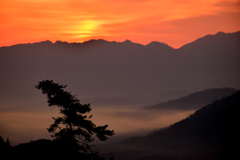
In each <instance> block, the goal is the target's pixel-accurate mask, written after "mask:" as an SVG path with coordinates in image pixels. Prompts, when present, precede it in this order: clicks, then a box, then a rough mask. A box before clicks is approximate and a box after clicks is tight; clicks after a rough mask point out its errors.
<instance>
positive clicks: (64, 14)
mask: <svg viewBox="0 0 240 160" xmlns="http://www.w3.org/2000/svg"><path fill="white" fill-rule="evenodd" d="M239 2H240V1H239V0H201V1H198V0H186V1H179V0H168V1H164V0H142V1H136V0H121V1H111V0H101V1H100V0H68V1H65V0H39V1H35V0H1V1H0V23H1V26H0V35H1V40H0V46H9V45H14V44H19V43H32V42H38V41H44V40H50V41H53V42H55V41H56V40H62V41H68V42H83V41H86V40H90V39H105V40H109V41H113V40H115V41H124V40H126V39H129V40H132V41H133V42H137V43H141V44H147V43H149V42H151V41H160V42H165V43H167V44H169V45H170V46H173V47H175V48H178V47H180V46H182V45H184V44H186V43H189V42H191V41H193V40H195V39H196V38H198V37H201V36H204V35H206V34H215V33H216V32H219V31H224V32H234V31H238V30H240V22H239V16H240V5H239V4H240V3H239Z"/></svg>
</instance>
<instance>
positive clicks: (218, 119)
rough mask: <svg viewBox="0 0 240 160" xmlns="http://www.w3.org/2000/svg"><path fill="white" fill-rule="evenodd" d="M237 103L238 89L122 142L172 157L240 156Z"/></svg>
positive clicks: (239, 94) (239, 104)
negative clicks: (188, 115) (163, 124)
mask: <svg viewBox="0 0 240 160" xmlns="http://www.w3.org/2000/svg"><path fill="white" fill-rule="evenodd" d="M239 106H240V91H238V92H236V93H235V94H233V95H232V96H229V97H227V98H223V99H221V100H218V101H215V102H213V103H212V104H209V105H207V106H205V107H203V108H202V109H200V110H198V111H196V112H195V113H194V114H193V115H191V116H190V117H188V118H186V119H184V120H182V121H180V122H177V123H175V124H173V125H171V126H170V127H168V128H165V129H161V130H159V131H155V132H153V133H151V134H149V135H147V136H145V137H139V138H132V139H128V140H125V141H123V142H122V143H121V144H122V145H126V146H128V147H129V146H131V147H132V148H135V149H137V150H138V149H140V150H142V151H143V152H146V151H148V152H150V153H151V154H152V155H154V154H155V155H156V156H155V157H162V156H163V157H167V158H169V157H171V159H229V158H230V159H231V157H232V158H233V157H234V156H237V157H239V155H237V147H236V146H238V145H239V144H238V143H239V142H238V141H237V139H239V133H240V131H239V129H238V128H237V126H238V125H239V119H238V113H239V111H240V109H239ZM148 154H149V153H148ZM151 154H149V155H151ZM235 158H236V157H235Z"/></svg>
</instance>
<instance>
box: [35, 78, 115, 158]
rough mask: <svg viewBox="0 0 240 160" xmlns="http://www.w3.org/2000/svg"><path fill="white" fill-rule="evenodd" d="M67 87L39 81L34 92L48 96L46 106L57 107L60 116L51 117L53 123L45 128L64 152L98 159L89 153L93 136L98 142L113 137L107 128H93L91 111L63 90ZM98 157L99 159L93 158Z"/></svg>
mask: <svg viewBox="0 0 240 160" xmlns="http://www.w3.org/2000/svg"><path fill="white" fill-rule="evenodd" d="M66 87H67V85H60V84H58V83H54V82H53V80H44V81H41V82H39V84H38V85H37V86H36V88H37V89H40V90H42V93H43V94H46V95H47V99H48V105H49V107H55V106H57V107H58V108H59V110H60V113H61V116H58V117H53V119H54V123H53V124H52V125H50V127H49V128H48V132H53V133H54V134H53V135H52V137H54V138H55V140H56V141H57V142H58V143H61V144H64V151H65V152H67V153H71V155H73V154H76V153H77V154H78V155H81V158H82V159H99V156H98V153H97V152H94V151H93V150H92V142H94V141H96V137H97V138H98V139H99V140H100V141H105V140H107V139H108V137H107V136H112V135H114V131H113V130H108V129H107V127H108V125H104V126H96V125H95V124H94V123H93V122H92V121H91V120H90V119H91V117H92V115H91V116H87V114H88V113H89V112H90V111H91V107H90V104H81V103H80V100H78V99H77V98H76V96H74V95H72V94H71V92H68V91H65V90H64V89H65V88H66ZM96 157H98V158H96Z"/></svg>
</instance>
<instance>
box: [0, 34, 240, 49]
mask: <svg viewBox="0 0 240 160" xmlns="http://www.w3.org/2000/svg"><path fill="white" fill-rule="evenodd" d="M237 32H240V30H238V31H235V32H223V31H218V32H216V33H215V34H206V35H204V36H201V37H199V38H197V39H195V40H193V41H191V42H189V43H186V44H184V45H182V46H180V47H177V48H176V47H173V46H171V45H169V44H168V43H165V42H160V41H155V40H153V41H150V42H149V43H147V44H142V43H139V42H133V41H132V40H130V39H127V38H126V39H125V40H124V41H116V40H114V41H109V40H105V39H102V38H100V39H89V40H86V41H79V42H77V41H76V42H69V41H62V40H56V41H51V40H49V39H47V40H42V41H36V42H32V43H31V42H29V43H17V44H13V45H9V46H0V48H2V47H12V46H16V45H25V44H36V43H41V42H47V41H49V42H51V43H52V44H56V43H57V42H62V43H68V44H83V43H86V42H90V41H99V40H103V41H106V42H116V43H124V42H126V41H130V42H131V43H134V44H139V45H142V46H147V45H149V44H151V43H153V42H157V43H161V44H165V45H167V46H169V47H171V48H172V49H180V48H181V47H183V46H185V45H187V44H190V43H193V42H195V41H196V40H198V39H200V38H203V37H206V36H214V35H217V34H218V33H224V34H231V33H237Z"/></svg>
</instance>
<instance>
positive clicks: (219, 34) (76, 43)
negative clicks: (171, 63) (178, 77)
mask: <svg viewBox="0 0 240 160" xmlns="http://www.w3.org/2000/svg"><path fill="white" fill-rule="evenodd" d="M231 34H239V35H240V31H236V32H232V33H226V32H222V31H219V32H217V33H215V34H208V35H205V36H203V37H200V38H198V39H196V40H194V41H192V42H189V43H186V44H184V45H183V46H181V47H179V48H177V49H176V50H178V49H182V48H184V47H186V46H188V45H189V44H192V43H197V42H199V41H202V40H203V39H206V38H212V37H214V36H217V37H224V36H226V35H231ZM98 42H102V43H118V44H124V43H128V44H129V43H131V44H138V45H141V46H149V45H152V44H154V45H156V44H159V45H161V46H163V47H170V48H172V49H174V48H173V47H172V46H169V45H168V44H166V43H164V42H159V41H151V42H149V43H148V44H146V45H143V44H140V43H137V42H132V41H131V40H128V39H126V40H124V41H122V42H117V41H108V40H104V39H90V40H87V41H83V42H67V41H60V40H56V41H55V42H52V41H50V40H44V41H39V42H33V43H19V44H14V45H10V46H1V47H0V48H2V47H12V46H18V45H30V44H32V45H34V44H44V43H45V44H49V43H51V44H58V43H64V44H70V45H71V44H75V45H81V44H87V43H98Z"/></svg>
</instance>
